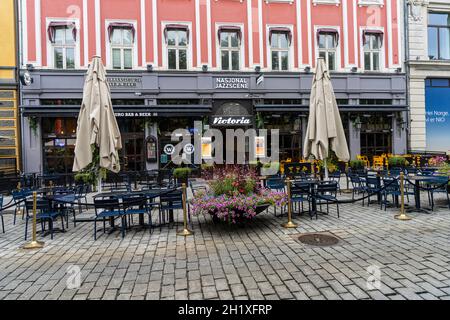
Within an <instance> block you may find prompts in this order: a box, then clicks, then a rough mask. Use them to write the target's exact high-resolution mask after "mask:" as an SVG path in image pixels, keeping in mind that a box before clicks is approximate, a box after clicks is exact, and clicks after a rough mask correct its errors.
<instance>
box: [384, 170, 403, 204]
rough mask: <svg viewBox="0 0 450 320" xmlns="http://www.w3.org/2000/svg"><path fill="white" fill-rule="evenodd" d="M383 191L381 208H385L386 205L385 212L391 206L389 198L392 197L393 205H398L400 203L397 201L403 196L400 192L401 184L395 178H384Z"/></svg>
mask: <svg viewBox="0 0 450 320" xmlns="http://www.w3.org/2000/svg"><path fill="white" fill-rule="evenodd" d="M383 187H384V189H383V191H382V193H381V194H382V198H381V208H383V204H384V211H386V209H387V205H388V204H389V200H388V197H389V196H392V203H395V204H396V205H398V202H396V201H395V200H396V199H398V197H400V195H401V190H400V184H399V183H398V180H397V179H395V178H390V177H384V178H383Z"/></svg>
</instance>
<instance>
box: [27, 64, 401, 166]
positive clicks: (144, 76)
mask: <svg viewBox="0 0 450 320" xmlns="http://www.w3.org/2000/svg"><path fill="white" fill-rule="evenodd" d="M108 74H109V82H110V86H111V97H112V101H113V106H114V111H115V113H116V116H117V118H118V122H119V126H120V128H121V132H122V139H123V145H124V148H123V150H122V153H121V158H122V167H123V169H124V170H129V171H139V170H145V169H156V168H161V167H164V166H166V165H167V164H168V163H170V159H168V158H167V156H166V155H165V154H164V152H163V151H162V150H164V146H165V145H166V144H168V143H170V142H171V141H170V133H171V132H172V131H173V130H175V129H178V128H183V129H188V130H189V131H191V132H193V130H194V121H201V122H202V123H203V124H205V125H208V126H214V121H216V122H217V121H220V118H221V117H222V119H228V118H230V117H231V118H233V119H238V120H239V121H241V119H244V122H245V124H243V125H242V126H241V127H242V128H244V129H245V128H255V129H261V128H264V129H279V130H280V159H281V160H286V159H292V160H293V161H295V160H296V159H297V158H299V157H301V151H302V144H303V135H304V132H305V131H306V125H307V120H308V117H307V116H308V108H309V94H310V91H311V83H312V77H313V74H312V73H267V74H264V75H263V81H257V79H258V77H260V76H261V75H260V74H257V73H210V72H204V73H203V72H200V73H197V72H192V73H191V72H182V73H177V72H146V71H133V72H117V71H114V72H113V71H110V72H109V73H108ZM84 75H85V71H83V70H80V71H71V72H62V71H55V70H35V71H32V72H31V76H32V78H33V82H32V83H31V85H29V86H24V87H22V98H21V107H20V111H21V121H22V128H23V130H22V131H23V134H22V140H23V141H22V144H23V165H24V171H25V172H61V173H63V172H69V171H71V161H72V158H73V148H74V143H75V139H76V117H77V115H78V111H79V108H80V104H81V99H82V90H83V84H84ZM260 80H261V79H260ZM332 81H333V86H334V90H335V93H336V98H337V100H338V104H339V108H340V110H341V116H342V119H343V122H344V128H345V130H346V134H347V139H348V143H349V147H350V152H351V156H352V158H355V157H356V156H357V155H358V154H365V155H368V156H369V157H371V156H373V155H378V154H382V153H394V154H399V153H406V151H407V145H406V141H407V139H406V137H407V125H406V124H407V123H408V122H407V119H406V117H407V112H406V111H407V107H406V79H405V75H404V74H400V73H396V74H358V73H352V74H341V73H339V74H333V75H332ZM228 125H229V124H226V123H225V124H223V125H221V126H220V127H221V128H222V129H223V128H226V127H227V126H228ZM230 127H232V128H236V127H239V126H236V125H230Z"/></svg>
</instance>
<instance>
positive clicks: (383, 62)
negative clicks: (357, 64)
mask: <svg viewBox="0 0 450 320" xmlns="http://www.w3.org/2000/svg"><path fill="white" fill-rule="evenodd" d="M366 30H378V31H382V32H383V38H382V44H383V45H382V46H381V49H380V70H378V71H371V70H365V63H364V53H365V50H364V42H363V34H364V31H366ZM359 34H360V37H359V38H360V39H359V47H360V48H361V50H360V57H359V58H360V61H361V70H364V71H366V72H386V71H387V70H386V47H385V46H386V34H385V33H384V28H383V27H360V28H359Z"/></svg>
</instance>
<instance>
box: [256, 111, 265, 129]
mask: <svg viewBox="0 0 450 320" xmlns="http://www.w3.org/2000/svg"><path fill="white" fill-rule="evenodd" d="M256 128H257V129H264V116H263V115H262V114H261V112H257V113H256Z"/></svg>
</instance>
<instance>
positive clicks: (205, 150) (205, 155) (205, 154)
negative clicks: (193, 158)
mask: <svg viewBox="0 0 450 320" xmlns="http://www.w3.org/2000/svg"><path fill="white" fill-rule="evenodd" d="M202 159H207V160H209V159H212V139H211V138H210V137H202Z"/></svg>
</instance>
